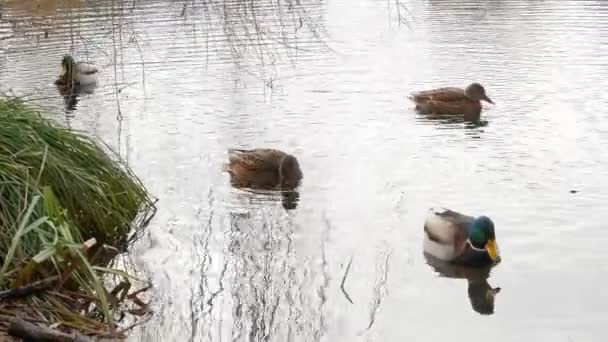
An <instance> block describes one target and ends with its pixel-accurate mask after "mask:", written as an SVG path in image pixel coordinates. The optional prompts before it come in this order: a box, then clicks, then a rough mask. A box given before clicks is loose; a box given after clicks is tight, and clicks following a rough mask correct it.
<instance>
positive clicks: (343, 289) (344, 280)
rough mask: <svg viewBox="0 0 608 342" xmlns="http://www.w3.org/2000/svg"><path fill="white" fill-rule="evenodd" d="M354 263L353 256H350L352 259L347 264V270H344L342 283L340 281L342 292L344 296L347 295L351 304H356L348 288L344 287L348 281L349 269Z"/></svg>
mask: <svg viewBox="0 0 608 342" xmlns="http://www.w3.org/2000/svg"><path fill="white" fill-rule="evenodd" d="M352 263H353V257H350V261H349V262H348V265H346V270H345V271H344V276H343V277H342V283H340V289H341V290H342V293H344V296H345V297H346V299H348V301H349V302H350V303H351V304H354V303H353V300H352V299H350V296H349V295H348V292H346V289H345V288H344V283H345V282H346V277H348V271H349V270H350V265H351V264H352Z"/></svg>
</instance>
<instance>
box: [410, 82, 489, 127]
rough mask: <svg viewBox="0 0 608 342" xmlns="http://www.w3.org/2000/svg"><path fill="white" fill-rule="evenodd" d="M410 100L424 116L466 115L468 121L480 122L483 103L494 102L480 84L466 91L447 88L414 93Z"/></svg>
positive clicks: (469, 86) (471, 86) (470, 85)
mask: <svg viewBox="0 0 608 342" xmlns="http://www.w3.org/2000/svg"><path fill="white" fill-rule="evenodd" d="M410 99H411V100H412V101H413V102H414V103H415V104H416V110H417V111H418V112H420V113H422V114H440V115H464V118H465V120H467V121H479V117H480V115H481V102H480V101H482V100H483V101H486V102H488V103H491V104H494V102H493V101H492V100H491V99H490V98H489V97H488V96H487V95H486V90H485V89H484V87H483V86H482V85H481V84H479V83H471V84H469V85H468V86H467V87H466V88H465V89H462V88H455V87H445V88H438V89H432V90H424V91H420V92H416V93H412V94H411V96H410Z"/></svg>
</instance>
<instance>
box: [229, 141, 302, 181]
mask: <svg viewBox="0 0 608 342" xmlns="http://www.w3.org/2000/svg"><path fill="white" fill-rule="evenodd" d="M225 170H226V171H227V172H228V174H229V175H230V182H231V184H232V186H234V187H237V188H251V189H260V190H294V189H295V188H297V187H298V186H299V185H300V182H301V181H302V178H303V175H302V170H301V169H300V164H299V163H298V160H297V159H296V157H294V156H293V155H291V154H288V153H285V152H283V151H281V150H277V149H271V148H256V149H229V150H228V163H227V165H226V168H225Z"/></svg>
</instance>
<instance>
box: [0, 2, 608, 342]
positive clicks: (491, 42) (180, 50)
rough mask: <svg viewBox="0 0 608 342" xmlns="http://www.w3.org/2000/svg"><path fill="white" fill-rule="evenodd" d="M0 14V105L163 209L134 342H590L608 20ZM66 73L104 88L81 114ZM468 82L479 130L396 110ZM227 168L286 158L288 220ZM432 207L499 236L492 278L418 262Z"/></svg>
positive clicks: (605, 298) (538, 5)
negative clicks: (85, 149)
mask: <svg viewBox="0 0 608 342" xmlns="http://www.w3.org/2000/svg"><path fill="white" fill-rule="evenodd" d="M0 4H1V5H0V11H1V14H2V16H1V17H0V89H1V90H2V91H5V92H6V91H9V90H10V91H12V92H13V93H14V94H18V95H23V96H28V97H29V98H30V99H31V100H33V101H35V103H37V104H39V105H41V106H43V107H45V108H48V109H50V110H52V112H53V113H54V116H55V117H56V119H57V120H59V121H60V122H63V123H64V124H66V125H68V126H70V127H72V128H74V129H80V130H85V131H87V132H89V133H90V134H93V135H96V136H98V137H99V138H100V139H102V140H103V141H105V142H106V143H108V144H110V145H111V146H112V147H114V148H115V149H117V150H118V151H119V152H120V154H121V156H122V157H123V158H125V159H126V160H127V161H128V163H129V165H130V166H131V167H132V168H133V169H134V170H135V172H136V173H137V174H138V175H139V176H140V178H141V179H142V181H143V182H144V183H145V185H146V186H147V187H148V188H149V190H150V191H151V192H152V194H153V195H154V196H156V197H158V198H159V202H158V208H159V211H158V214H157V216H156V217H155V219H154V221H153V222H152V223H151V225H150V227H149V228H148V230H147V232H146V234H145V236H144V237H143V238H142V239H141V240H140V241H138V242H137V244H136V245H135V246H133V249H132V253H131V256H132V259H133V260H134V261H135V263H136V265H137V267H138V269H139V270H141V271H142V275H144V276H147V277H150V279H151V280H152V282H153V284H154V286H155V288H154V291H155V292H154V294H153V296H152V300H153V302H152V304H153V308H154V310H155V315H154V317H153V318H152V320H151V321H150V322H149V323H147V324H146V325H144V326H143V327H140V328H138V329H137V330H135V331H134V333H133V334H132V336H131V340H133V341H227V340H230V341H441V339H451V340H453V341H467V340H486V341H496V342H506V341H534V340H542V341H564V342H566V341H576V342H578V341H603V340H604V337H605V336H606V333H607V332H608V331H607V329H608V293H607V292H606V291H605V288H606V286H608V266H607V263H606V260H607V258H608V250H607V249H606V245H608V231H607V228H608V226H607V223H606V222H607V221H608V211H604V210H605V208H606V203H608V182H606V179H607V178H608V112H607V111H606V108H607V106H608V93H607V92H606V89H608V2H606V1H603V0H595V1H593V0H546V1H540V0H504V1H481V0H479V1H473V0H459V1H457V0H443V1H439V0H426V1H416V0H411V1H405V0H402V1H398V0H389V1H380V0H361V1H349V0H310V1H308V0H293V1H280V0H277V1H272V0H257V1H236V0H226V1H220V0H207V1H202V0H192V1H150V0H146V1H118V0H117V1H108V0H104V1H101V0H100V1H92V0H91V1H85V0H82V1H78V0H69V1H68V0H65V1H42V0H38V1H33V0H15V1H8V0H5V1H0ZM66 53H71V54H73V55H74V56H76V57H77V59H79V60H85V61H90V62H93V63H95V64H96V65H97V66H99V67H100V69H101V74H100V79H99V86H98V87H97V88H96V89H95V91H94V93H93V94H85V95H83V96H80V97H79V98H78V102H77V103H75V104H74V101H73V99H69V98H68V99H64V98H63V97H62V96H61V95H60V94H58V92H57V89H56V88H55V87H54V85H53V80H54V78H55V77H56V75H57V73H58V71H59V62H60V60H61V57H62V55H63V54H66ZM473 81H477V82H480V83H481V84H483V85H484V86H485V88H486V90H487V92H488V95H489V96H490V97H491V98H492V99H493V100H494V102H495V103H496V105H493V106H492V105H488V106H486V108H485V109H484V112H483V113H482V119H483V120H485V121H487V124H486V125H482V126H470V125H466V124H462V123H458V122H447V121H438V120H429V119H428V118H424V117H420V116H418V115H417V114H416V113H415V112H414V110H413V106H412V104H411V103H410V102H409V101H408V100H407V95H408V94H409V93H410V92H412V91H416V90H422V89H428V88H433V87H438V86H465V85H467V84H468V83H470V82H473ZM66 103H67V104H68V105H67V106H66ZM484 106H485V105H484ZM66 108H67V109H66ZM229 147H240V148H249V147H275V148H280V149H283V150H285V151H287V152H290V153H293V154H294V155H296V156H297V157H298V159H299V161H300V165H301V166H302V169H303V172H304V181H303V184H302V187H301V189H300V197H299V202H298V203H297V207H296V208H295V209H293V210H285V209H284V207H283V203H282V200H281V198H280V196H271V195H252V194H248V193H246V192H243V191H236V190H233V189H232V188H231V187H230V185H229V181H228V177H227V175H226V174H225V173H223V172H222V164H223V163H224V162H225V161H226V149H227V148H229ZM602 203H603V204H602ZM435 206H445V207H449V208H451V209H454V210H458V211H461V212H463V213H467V214H472V215H481V214H485V215H488V216H490V217H492V218H493V220H494V222H495V224H496V230H497V238H498V243H499V246H500V250H501V253H502V259H503V260H502V263H501V264H499V265H498V266H497V267H495V268H494V269H493V270H492V272H491V274H489V278H488V279H487V280H486V278H487V276H488V275H487V274H485V275H483V274H482V275H479V274H477V275H469V274H468V273H463V272H462V271H459V270H455V271H454V270H452V272H451V273H450V272H449V270H448V271H447V272H446V271H441V272H437V271H436V270H435V269H434V268H432V267H431V266H429V264H427V260H426V259H425V257H424V256H423V254H422V236H423V235H422V233H423V230H422V226H423V222H424V218H425V216H426V214H427V210H428V208H430V207H435ZM351 261H352V262H351ZM349 263H350V267H349V268H348V265H349ZM347 268H348V271H347ZM345 275H346V276H345ZM467 277H468V278H467ZM496 287H500V288H501V290H500V292H499V293H497V294H496V295H495V297H494V296H493V295H492V293H493V292H495V291H492V290H491V288H496ZM346 294H348V296H347V295H346ZM349 298H350V301H349ZM351 301H352V303H351ZM474 304H475V305H474ZM480 312H483V313H485V314H481V313H480ZM490 313H491V314H490Z"/></svg>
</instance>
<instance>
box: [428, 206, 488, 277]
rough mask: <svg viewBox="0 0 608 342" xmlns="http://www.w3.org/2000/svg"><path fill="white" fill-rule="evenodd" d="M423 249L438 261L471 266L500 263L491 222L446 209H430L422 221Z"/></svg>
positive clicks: (485, 217) (484, 217) (482, 217)
mask: <svg viewBox="0 0 608 342" xmlns="http://www.w3.org/2000/svg"><path fill="white" fill-rule="evenodd" d="M423 249H424V252H425V253H428V254H430V255H431V256H433V257H435V258H437V259H439V260H443V261H447V262H451V263H455V264H461V265H466V266H471V267H487V266H491V265H494V264H496V263H498V262H500V255H499V252H498V246H497V244H496V233H495V231H494V222H492V220H490V218H489V217H487V216H478V217H473V216H467V215H463V214H460V213H457V212H455V211H452V210H449V209H444V210H441V211H438V210H431V213H430V214H429V216H428V217H427V219H426V221H425V222H424V242H423Z"/></svg>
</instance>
